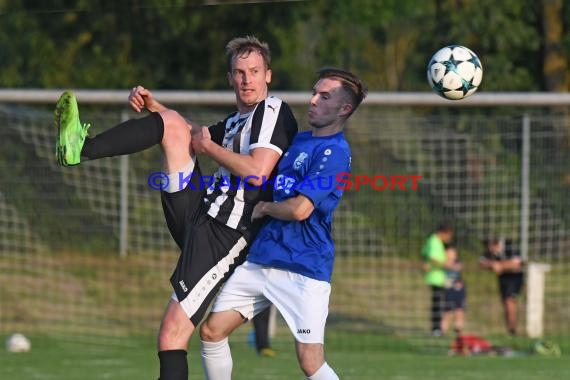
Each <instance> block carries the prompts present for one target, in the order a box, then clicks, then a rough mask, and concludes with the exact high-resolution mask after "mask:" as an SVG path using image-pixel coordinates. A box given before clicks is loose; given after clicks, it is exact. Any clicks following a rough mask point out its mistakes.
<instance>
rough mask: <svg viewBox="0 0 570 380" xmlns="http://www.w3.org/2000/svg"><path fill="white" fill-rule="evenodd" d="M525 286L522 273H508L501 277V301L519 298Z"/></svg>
mask: <svg viewBox="0 0 570 380" xmlns="http://www.w3.org/2000/svg"><path fill="white" fill-rule="evenodd" d="M522 286H523V275H522V273H508V274H504V275H501V276H499V290H500V292H501V299H503V300H504V299H505V298H517V296H518V295H519V294H520V292H521V289H522Z"/></svg>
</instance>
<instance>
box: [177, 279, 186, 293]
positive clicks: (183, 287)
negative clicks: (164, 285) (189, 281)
mask: <svg viewBox="0 0 570 380" xmlns="http://www.w3.org/2000/svg"><path fill="white" fill-rule="evenodd" d="M178 284H180V287H181V288H182V291H183V292H184V293H186V292H188V287H187V286H186V284H185V283H184V280H180V281H179V282H178Z"/></svg>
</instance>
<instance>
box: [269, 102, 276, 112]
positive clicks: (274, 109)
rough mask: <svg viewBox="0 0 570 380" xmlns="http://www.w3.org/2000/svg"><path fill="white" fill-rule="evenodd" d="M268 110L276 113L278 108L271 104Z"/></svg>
mask: <svg viewBox="0 0 570 380" xmlns="http://www.w3.org/2000/svg"><path fill="white" fill-rule="evenodd" d="M267 108H271V111H273V113H275V111H277V107H273V106H272V105H271V104H268V105H267Z"/></svg>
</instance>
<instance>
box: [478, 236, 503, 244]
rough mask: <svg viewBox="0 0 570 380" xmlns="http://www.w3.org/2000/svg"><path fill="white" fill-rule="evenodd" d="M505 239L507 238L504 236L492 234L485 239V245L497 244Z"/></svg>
mask: <svg viewBox="0 0 570 380" xmlns="http://www.w3.org/2000/svg"><path fill="white" fill-rule="evenodd" d="M504 240H505V239H504V238H503V237H502V236H497V235H490V236H487V237H486V238H484V239H483V245H485V246H489V245H497V244H499V243H501V242H503V241H504Z"/></svg>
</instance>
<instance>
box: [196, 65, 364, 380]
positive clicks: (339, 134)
mask: <svg viewBox="0 0 570 380" xmlns="http://www.w3.org/2000/svg"><path fill="white" fill-rule="evenodd" d="M366 94H367V89H366V86H365V85H364V84H363V82H362V81H361V80H360V79H359V78H358V77H356V76H355V75H354V74H352V73H350V72H347V71H345V70H340V69H333V68H326V69H322V70H320V71H319V79H318V81H317V83H316V84H315V86H314V87H313V95H312V97H311V100H310V106H309V112H308V119H309V124H310V126H311V130H310V131H307V132H302V133H299V134H298V135H297V136H296V137H295V139H294V140H293V143H292V144H291V146H290V147H289V150H288V151H287V152H286V153H285V155H284V156H283V158H282V159H281V161H280V163H279V166H278V175H277V177H276V180H275V184H274V190H273V202H259V203H258V204H257V205H256V206H255V208H254V210H253V214H252V218H253V219H259V218H264V217H268V218H267V221H266V223H265V224H264V226H263V227H262V229H261V230H260V232H259V234H258V235H257V237H256V239H255V240H254V242H253V244H252V245H251V247H250V250H249V254H248V256H247V259H246V262H245V263H244V264H242V265H241V266H239V267H238V268H237V269H236V271H235V273H234V274H233V275H232V277H230V278H229V280H228V282H227V283H226V284H225V285H224V286H223V287H222V290H221V291H220V293H219V295H218V297H217V298H216V301H215V303H214V305H213V307H212V311H211V313H210V315H209V316H208V318H207V319H206V321H205V322H204V323H203V324H202V326H201V328H200V336H201V339H202V363H203V365H204V371H205V373H206V378H207V379H209V380H222V379H224V380H225V379H231V373H232V366H233V363H232V357H231V352H230V347H229V344H228V336H229V335H230V334H231V332H232V331H234V330H235V329H236V328H237V327H239V326H240V325H242V324H243V323H244V322H245V321H247V320H250V319H251V318H253V316H254V315H256V314H257V313H259V312H260V311H262V310H264V309H265V308H266V307H267V306H268V305H269V304H270V303H273V304H274V305H275V306H276V307H277V309H278V310H279V311H280V313H281V315H282V316H283V317H284V319H285V321H286V322H287V325H288V326H289V328H290V330H291V332H292V333H293V335H294V337H295V341H296V343H295V346H296V351H297V357H298V360H299V365H300V367H301V369H302V371H303V372H304V374H305V376H307V379H311V380H329V379H338V375H337V374H336V373H335V371H334V370H333V369H332V368H331V367H330V366H329V365H328V364H327V362H326V361H325V351H324V333H325V324H326V319H327V315H328V307H329V296H330V291H331V285H330V281H331V276H332V271H333V262H334V244H333V240H332V236H331V227H332V219H333V211H334V210H335V209H336V207H337V206H338V204H339V202H340V198H341V196H342V193H343V191H342V189H343V187H342V186H340V181H339V180H340V179H341V178H340V177H341V176H342V175H346V174H347V173H348V172H349V171H350V159H351V153H350V147H349V144H348V142H347V141H346V139H345V137H344V133H343V129H344V126H345V123H346V120H347V119H348V118H349V117H350V115H352V113H353V112H354V111H355V110H356V108H357V107H358V106H359V105H360V103H361V102H362V100H363V99H364V97H365V96H366ZM343 173H344V174H343Z"/></svg>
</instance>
